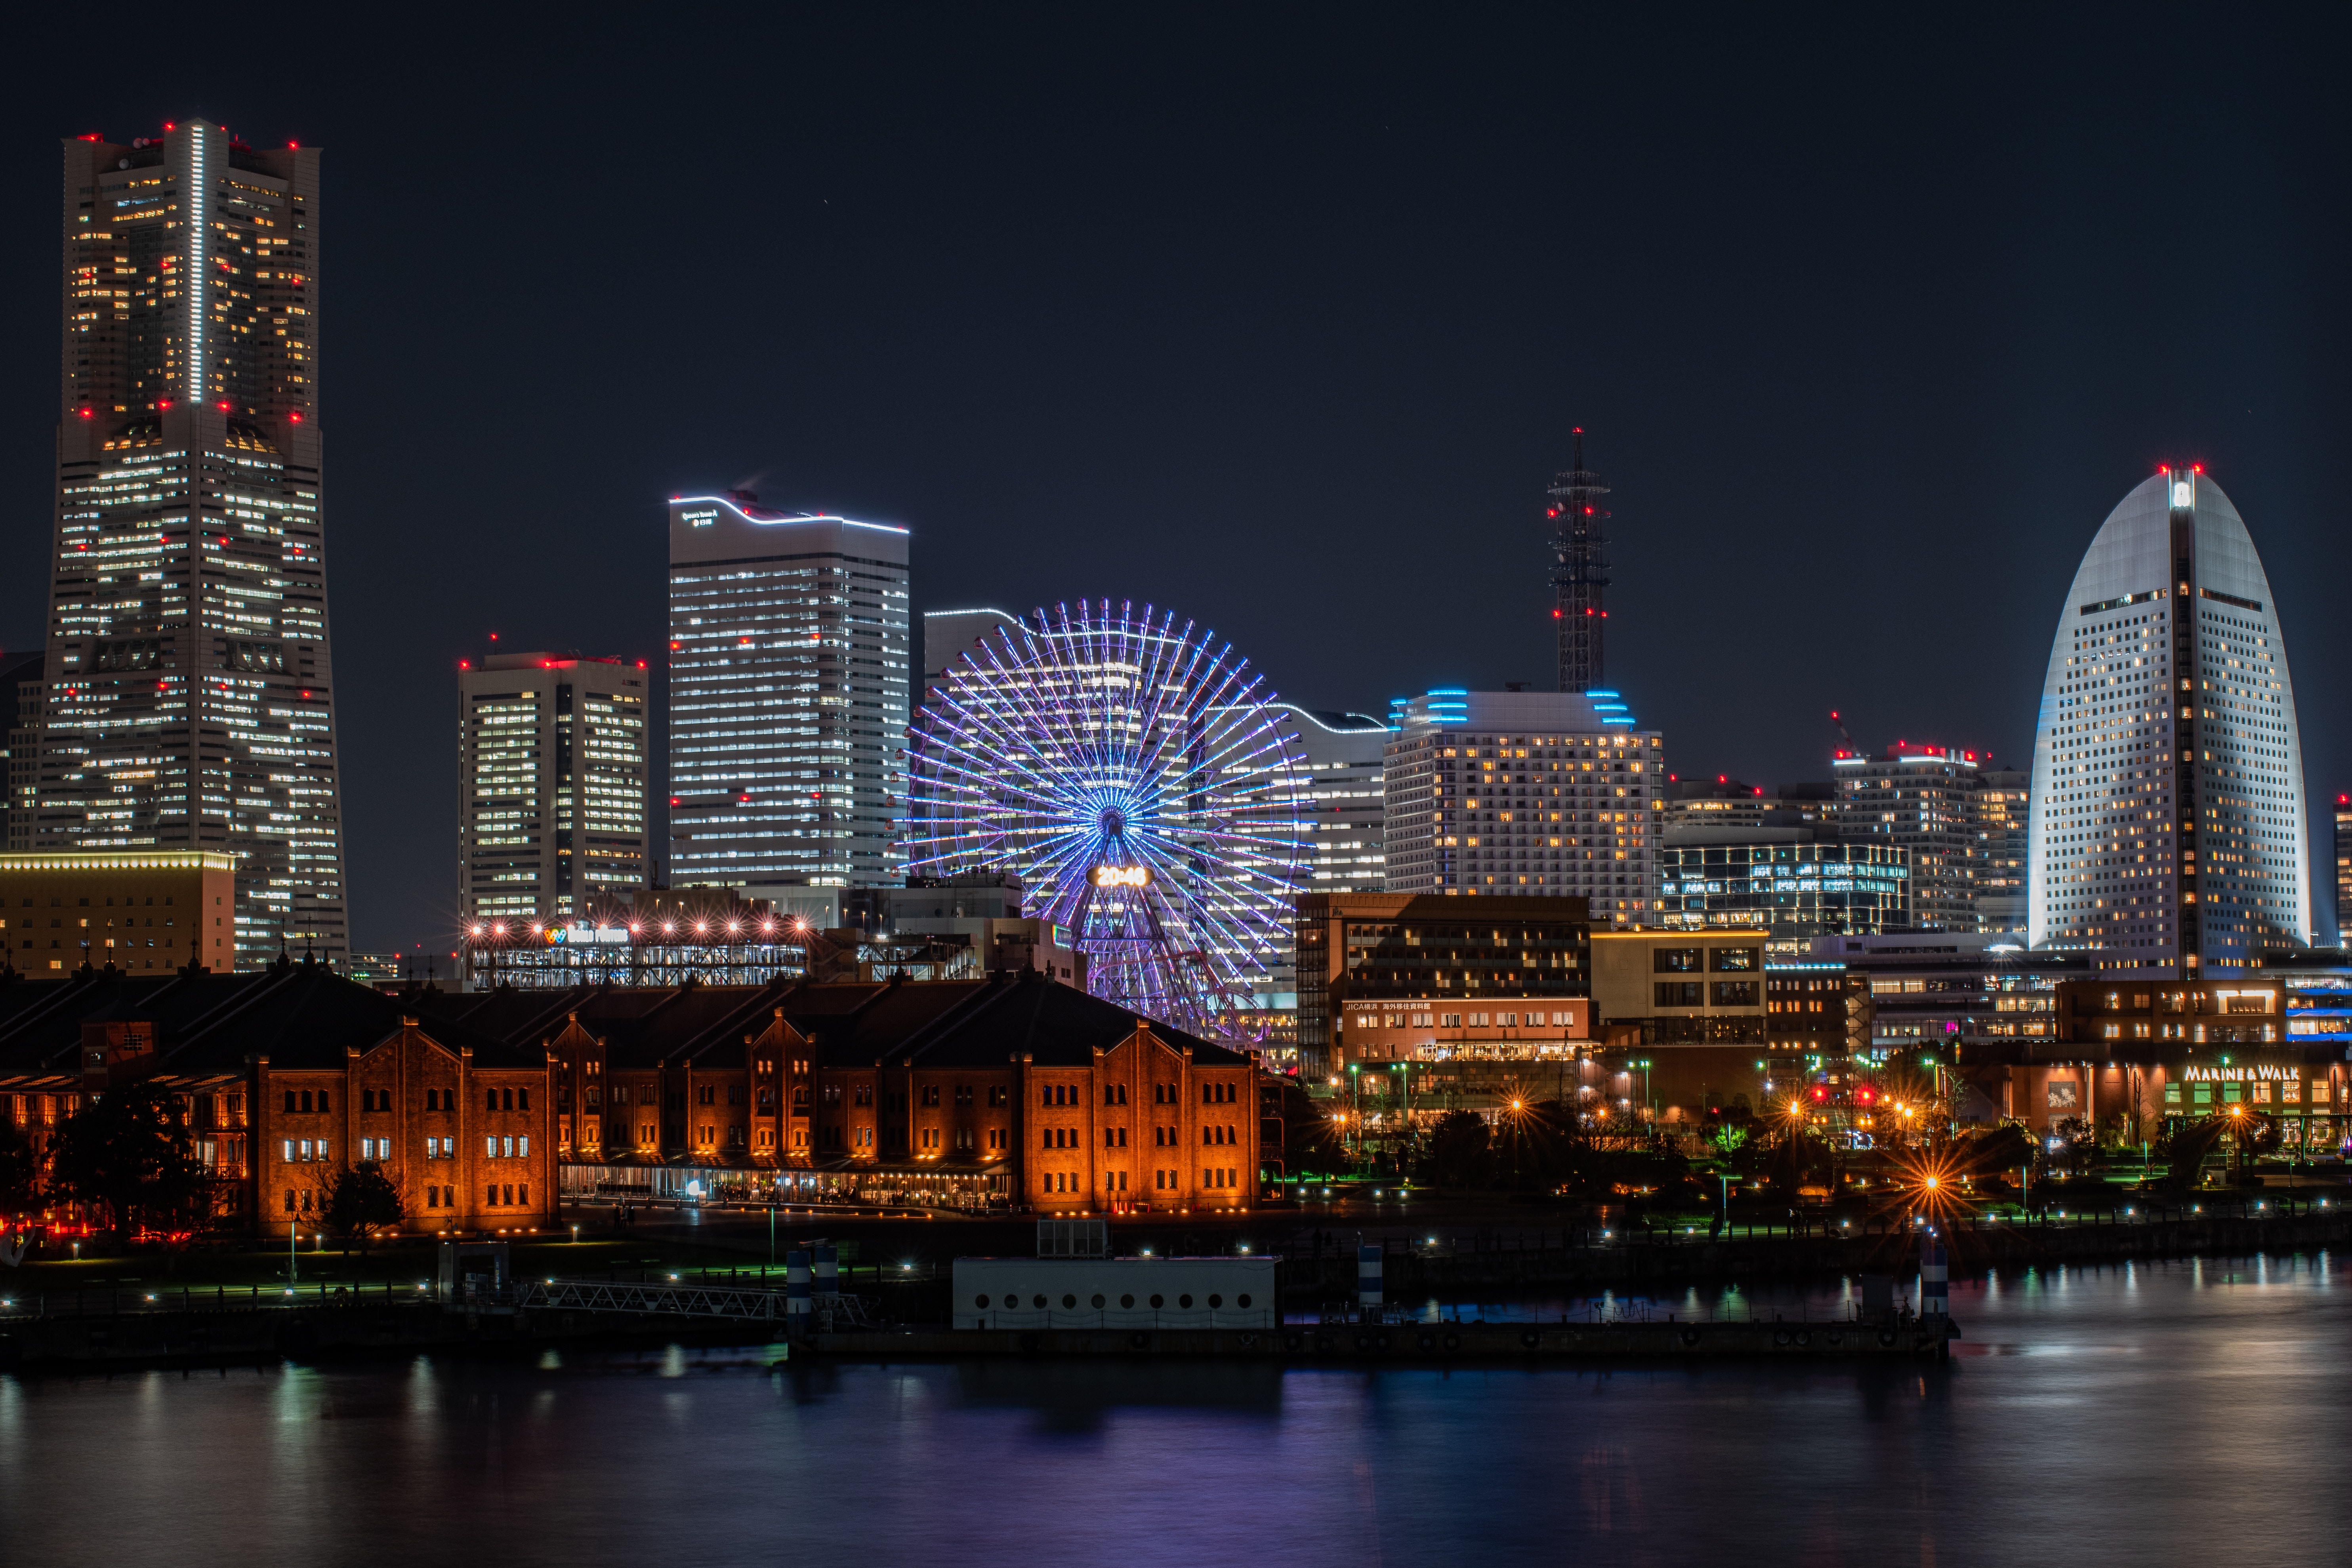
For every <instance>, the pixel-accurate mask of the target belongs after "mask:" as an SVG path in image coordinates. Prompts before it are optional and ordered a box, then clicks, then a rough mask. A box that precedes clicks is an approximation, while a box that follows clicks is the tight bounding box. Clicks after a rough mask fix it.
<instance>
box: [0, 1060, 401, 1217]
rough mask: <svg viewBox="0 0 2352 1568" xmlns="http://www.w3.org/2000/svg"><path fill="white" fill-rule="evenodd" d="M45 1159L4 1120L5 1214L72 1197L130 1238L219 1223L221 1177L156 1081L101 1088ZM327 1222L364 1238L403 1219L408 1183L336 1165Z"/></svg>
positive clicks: (1, 1194)
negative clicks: (204, 1159)
mask: <svg viewBox="0 0 2352 1568" xmlns="http://www.w3.org/2000/svg"><path fill="white" fill-rule="evenodd" d="M47 1154H48V1157H47V1161H46V1162H44V1161H43V1160H42V1158H41V1157H40V1154H39V1152H37V1150H36V1149H35V1148H34V1147H33V1144H32V1142H31V1141H30V1140H29V1139H28V1138H27V1137H26V1134H25V1131H24V1129H23V1128H21V1127H17V1126H16V1125H15V1124H13V1123H7V1122H0V1215H32V1214H36V1213H38V1212H41V1211H43V1210H46V1209H51V1208H56V1207H60V1206H64V1205H73V1206H75V1207H78V1208H79V1209H80V1210H81V1212H82V1213H83V1214H84V1215H87V1216H88V1217H89V1221H90V1223H91V1224H92V1225H94V1226H99V1227H100V1228H102V1229H108V1230H111V1231H113V1232H114V1233H115V1234H116V1235H117V1236H118V1237H122V1238H124V1239H126V1240H127V1239H130V1238H132V1237H140V1236H163V1237H169V1236H185V1235H190V1234H193V1233H194V1232H196V1231H200V1230H203V1229H205V1228H206V1227H207V1226H209V1225H210V1224H211V1223H212V1217H213V1214H214V1210H215V1196H216V1191H217V1187H218V1182H217V1180H216V1178H215V1176H214V1175H213V1173H211V1172H210V1171H208V1170H206V1169H205V1165H204V1163H203V1162H202V1161H200V1160H199V1159H198V1158H197V1157H196V1152H195V1147H194V1141H193V1140H192V1139H191V1138H190V1137H189V1134H188V1130H187V1128H186V1127H185V1126H184V1125H183V1124H182V1121H181V1119H180V1112H179V1104H178V1100H177V1099H176V1097H174V1096H173V1094H172V1093H171V1092H170V1091H169V1090H167V1089H162V1088H159V1087H157V1086H156V1085H153V1084H132V1085H130V1086H128V1087H126V1088H122V1089H109V1090H107V1091H106V1092H105V1093H103V1094H99V1095H93V1096H91V1097H90V1098H89V1100H86V1101H85V1102H84V1105H83V1108H82V1109H81V1110H79V1111H77V1112H76V1113H75V1114H73V1115H72V1116H69V1117H68V1118H67V1119H66V1121H65V1123H64V1124H63V1125H62V1126H60V1127H59V1128H58V1131H57V1136H56V1137H55V1138H53V1139H51V1140H50V1142H49V1147H48V1152H47ZM317 1212H318V1215H319V1220H320V1224H321V1225H322V1226H324V1228H326V1229H327V1230H329V1231H331V1232H332V1233H333V1234H335V1235H336V1236H339V1237H344V1238H345V1239H347V1240H348V1239H352V1238H358V1239H362V1240H364V1239H365V1238H366V1237H370V1236H372V1235H373V1234H374V1233H375V1232H376V1231H378V1230H384V1229H389V1228H392V1227H394V1226H398V1225H399V1224H400V1223H401V1221H402V1219H403V1218H404V1212H403V1206H402V1204H401V1199H400V1190H399V1189H398V1188H397V1187H395V1186H394V1185H393V1184H392V1182H391V1181H390V1180H389V1179H387V1178H386V1177H385V1175H384V1174H383V1170H382V1169H381V1168H380V1167H378V1166H377V1165H375V1164H373V1163H366V1164H361V1165H357V1166H351V1167H347V1168H345V1169H343V1170H341V1171H339V1172H337V1173H336V1175H335V1180H334V1183H333V1184H332V1185H331V1187H330V1188H329V1189H328V1191H327V1194H326V1198H325V1203H324V1205H322V1207H321V1208H320V1210H319V1211H317Z"/></svg>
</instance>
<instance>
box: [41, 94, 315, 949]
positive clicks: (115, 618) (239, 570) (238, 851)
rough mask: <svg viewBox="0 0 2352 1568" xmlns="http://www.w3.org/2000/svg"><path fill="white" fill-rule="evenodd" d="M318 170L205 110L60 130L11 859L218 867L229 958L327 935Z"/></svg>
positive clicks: (300, 150) (308, 943)
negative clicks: (139, 856)
mask: <svg viewBox="0 0 2352 1568" xmlns="http://www.w3.org/2000/svg"><path fill="white" fill-rule="evenodd" d="M319 163H320V157H319V151H318V149H317V148H314V147H295V146H292V145H289V146H286V147H282V148H278V147H269V148H262V147H253V146H248V145H247V144H246V142H243V141H242V140H240V139H239V138H237V137H236V136H233V135H231V134H230V133H229V132H228V131H227V129H226V127H224V126H219V125H215V124H212V123H210V122H209V121H201V120H184V121H177V122H175V123H173V124H170V125H166V126H164V127H163V129H162V131H160V132H158V133H156V134H155V135H152V136H139V137H134V138H132V139H131V140H130V141H129V142H110V141H107V140H105V139H103V138H101V137H98V136H84V137H79V138H78V139H76V140H74V141H71V142H66V143H65V184H64V205H63V212H62V215H61V217H60V230H59V232H60V234H61V235H62V237H63V240H64V257H63V267H62V279H61V281H62V283H63V291H64V296H65V310H64V315H63V327H64V342H63V345H62V346H63V364H62V370H61V374H59V376H58V394H59V408H58V440H57V459H58V468H57V491H56V496H57V516H56V534H55V539H54V542H53V547H52V549H51V552H50V561H49V566H50V579H49V622H48V647H47V660H46V664H45V678H46V680H47V701H46V703H45V705H44V707H45V711H44V714H43V725H42V729H43V735H42V740H41V742H40V762H39V779H38V789H37V803H36V804H35V805H34V806H33V809H32V812H31V822H30V831H29V833H28V834H27V835H26V841H25V843H24V846H23V847H26V848H29V849H33V850H72V849H111V850H137V849H146V848H151V847H152V848H175V849H194V850H211V851H214V852H216V853H219V854H224V855H226V856H228V857H229V858H231V859H233V860H234V861H235V862H236V900H235V901H236V914H235V919H234V921H233V926H234V931H235V941H234V943H233V945H232V947H231V949H230V950H229V951H233V952H235V954H236V963H238V964H241V965H249V964H255V963H262V962H264V961H266V960H268V959H270V958H274V957H276V956H277V954H278V952H279V951H280V950H281V947H290V948H291V949H292V950H293V951H294V952H297V953H299V952H303V951H304V950H306V949H307V950H309V951H310V952H315V953H316V954H318V955H319V956H320V958H321V959H331V960H341V958H342V956H343V955H344V953H345V952H347V951H348V950H349V942H348V939H347V935H346V929H345V925H346V921H345V901H344V887H343V850H342V813H341V800H340V794H339V784H338V775H337V772H336V757H335V703H334V679H335V678H334V666H333V661H332V660H331V658H329V656H328V641H327V581H326V575H327V574H326V514H325V510H324V509H325V502H324V500H323V496H322V492H321V489H320V471H319V465H320V447H321V437H320V421H319V358H318V353H319V271H320V248H319V247H320V187H319ZM12 847H15V845H14V844H13V843H12ZM205 957H206V959H207V962H212V955H211V952H210V950H209V949H207V950H206V953H205ZM222 957H223V960H226V952H225V953H224V954H223V955H222ZM214 966H215V967H222V966H224V964H223V963H215V964H214Z"/></svg>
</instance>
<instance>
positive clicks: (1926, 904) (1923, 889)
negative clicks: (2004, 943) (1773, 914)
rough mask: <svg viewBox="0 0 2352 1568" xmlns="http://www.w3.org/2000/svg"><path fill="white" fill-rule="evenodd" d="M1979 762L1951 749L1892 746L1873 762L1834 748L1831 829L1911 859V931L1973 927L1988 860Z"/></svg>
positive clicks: (1849, 839) (1905, 744) (1975, 756)
mask: <svg viewBox="0 0 2352 1568" xmlns="http://www.w3.org/2000/svg"><path fill="white" fill-rule="evenodd" d="M1986 760H1987V759H1986V758H1985V757H1983V756H1981V755H1979V753H1977V752H1969V751H1963V750H1961V749H1960V748H1959V747H1957V746H1916V745H1912V744H1910V743H1909V742H1902V741H1898V742H1895V744H1894V745H1892V746H1889V747H1887V748H1886V753H1885V755H1884V756H1880V757H1865V756H1863V755H1861V754H1860V753H1858V752H1847V751H1843V750H1841V751H1840V752H1838V754H1837V755H1836V756H1834V757H1833V758H1832V759H1831V762H1830V768H1831V771H1832V775H1833V776H1834V778H1835V780H1836V783H1837V792H1838V793H1837V831H1838V836H1839V837H1842V838H1843V839H1844V840H1845V841H1846V842H1847V843H1848V844H1889V845H1894V846H1895V847H1899V848H1901V849H1903V850H1905V851H1906V853H1907V854H1908V855H1909V857H1910V884H1911V929H1912V930H1913V931H1969V932H1973V931H1976V930H1977V895H1978V892H1979V888H1978V877H1979V873H1980V872H1981V871H1982V870H1984V868H1985V867H1986V865H1987V863H1988V862H1989V861H1990V858H1991V857H1990V846H1989V845H1988V843H1987V842H1986V841H1985V840H1983V839H1982V838H1981V837H1979V830H1980V826H1981V824H1980V816H1981V807H1982V805H1983V802H1982V799H1981V795H1982V791H1981V789H1980V788H1979V785H1980V783H1981V778H1980V772H1979V771H1980V769H1981V768H1982V767H1983V765H1984V763H1985V762H1986Z"/></svg>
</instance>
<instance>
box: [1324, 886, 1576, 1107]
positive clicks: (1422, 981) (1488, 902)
mask: <svg viewBox="0 0 2352 1568" xmlns="http://www.w3.org/2000/svg"><path fill="white" fill-rule="evenodd" d="M1294 945H1295V950H1296V952H1297V972H1298V1052H1299V1068H1300V1071H1301V1072H1302V1074H1303V1075H1304V1076H1305V1077H1307V1079H1309V1080H1310V1081H1315V1082H1320V1083H1323V1084H1325V1085H1327V1086H1328V1083H1329V1081H1330V1079H1334V1078H1336V1077H1338V1076H1339V1075H1340V1074H1341V1073H1343V1072H1344V1071H1345V1070H1346V1069H1347V1067H1348V1066H1349V1063H1350V1062H1356V1061H1362V1060H1366V1059H1371V1060H1379V1061H1387V1060H1391V1059H1396V1057H1395V1055H1394V1054H1391V1053H1406V1054H1409V1053H1410V1050H1411V1049H1412V1042H1413V1041H1415V1040H1422V1041H1429V1040H1434V1039H1436V1038H1437V1037H1438V1036H1439V1034H1440V1032H1441V1030H1443V1029H1444V1028H1445V1027H1446V1026H1441V1025H1440V1024H1439V1023H1438V1022H1437V1020H1438V1018H1439V1017H1440V1016H1444V1015H1454V1016H1457V1017H1459V1018H1460V1019H1463V1020H1465V1021H1464V1022H1460V1023H1457V1024H1455V1025H1454V1026H1451V1028H1452V1030H1453V1031H1454V1032H1455V1034H1456V1035H1457V1036H1458V1037H1459V1038H1460V1039H1461V1040H1463V1041H1465V1042H1467V1041H1469V1040H1471V1039H1474V1038H1476V1039H1483V1038H1485V1037H1486V1033H1488V1032H1496V1033H1498V1034H1499V1032H1501V1031H1502V1030H1503V1029H1504V1026H1501V1025H1494V1024H1489V1025H1483V1026H1472V1025H1470V1024H1469V1023H1467V1022H1466V1020H1467V1019H1468V1018H1469V1017H1470V1016H1474V1015H1475V1016H1480V1017H1484V1018H1489V1019H1492V1018H1498V1017H1501V1016H1504V1015H1506V1014H1508V1015H1509V1016H1511V1017H1513V1018H1514V1019H1519V1018H1527V1019H1530V1020H1532V1019H1534V1018H1536V1017H1538V1016H1540V1017H1542V1018H1543V1019H1544V1023H1543V1024H1542V1026H1541V1027H1542V1029H1544V1030H1545V1031H1548V1032H1549V1031H1565V1030H1567V1029H1569V1028H1570V1027H1573V1026H1574V1025H1572V1024H1571V1023H1570V1016H1571V1015H1572V1014H1573V1013H1574V1009H1573V1008H1571V1007H1570V1005H1569V1004H1570V1002H1571V1001H1572V1000H1573V999H1575V998H1580V997H1585V996H1589V995H1590V994H1591V972H1590V964H1591V948H1592V937H1591V922H1590V921H1589V919H1588V917H1587V915H1586V910H1585V901H1584V900H1582V899H1580V898H1530V897H1507V898H1506V897H1497V896H1492V895H1489V896H1486V897H1482V898H1481V899H1480V900H1479V902H1478V903H1477V904H1476V905H1475V906H1473V905H1470V904H1466V903H1463V902H1460V901H1455V900H1448V898H1447V897H1446V896H1445V895H1444V894H1421V895H1418V896H1415V895H1411V894H1402V893H1303V894H1301V895H1299V897H1298V900H1297V919H1296V923H1295V927H1294ZM1554 1013H1559V1014H1560V1015H1561V1021H1560V1023H1559V1024H1558V1025H1554V1024H1553V1023H1552V1022H1551V1015H1552V1014H1554ZM1424 1017H1425V1018H1426V1019H1428V1020H1429V1021H1428V1022H1427V1023H1425V1024H1423V1023H1410V1024H1399V1025H1396V1026H1364V1025H1363V1024H1361V1023H1360V1022H1359V1021H1360V1020H1365V1019H1372V1018H1377V1019H1380V1020H1382V1021H1383V1024H1384V1025H1385V1021H1386V1020H1389V1019H1420V1018H1424ZM1360 1027H1361V1028H1363V1029H1364V1034H1363V1037H1362V1038H1361V1039H1359V1037H1358V1036H1357V1034H1356V1033H1355V1032H1354V1031H1355V1030H1356V1029H1357V1028H1360ZM1513 1028H1514V1029H1516V1028H1517V1026H1516V1025H1515V1026H1513ZM1546 1037H1547V1038H1554V1039H1557V1038H1561V1037H1564V1036H1563V1035H1561V1034H1559V1033H1548V1034H1547V1036H1546Z"/></svg>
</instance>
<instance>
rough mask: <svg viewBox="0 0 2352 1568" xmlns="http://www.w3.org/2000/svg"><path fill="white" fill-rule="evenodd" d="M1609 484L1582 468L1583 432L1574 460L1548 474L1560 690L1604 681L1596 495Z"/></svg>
mask: <svg viewBox="0 0 2352 1568" xmlns="http://www.w3.org/2000/svg"><path fill="white" fill-rule="evenodd" d="M1608 493H1609V487H1608V486H1607V485H1604V484H1602V483H1601V476H1600V475H1598V474H1591V473H1587V472H1586V471H1585V468H1584V432H1583V431H1581V430H1579V431H1578V432H1577V433H1576V458H1575V461H1574V464H1573V466H1572V467H1570V468H1569V469H1568V470H1567V471H1566V472H1564V473H1558V474H1554V475H1553V476H1552V479H1551V486H1550V488H1549V489H1548V490H1546V491H1545V504H1544V516H1545V517H1546V518H1547V519H1549V521H1550V523H1551V555H1552V574H1551V584H1552V610H1551V615H1552V625H1553V630H1554V632H1555V633H1557V635H1558V640H1559V689H1561V690H1562V691H1568V692H1580V691H1590V690H1591V689H1593V688H1595V687H1597V686H1599V685H1600V684H1601V682H1602V681H1604V680H1606V679H1608V678H1609V677H1608V672H1607V667H1606V661H1605V660H1604V659H1603V658H1602V657H1601V656H1602V653H1603V651H1604V649H1603V637H1602V634H1603V633H1605V632H1606V631H1607V630H1608V628H1609V602H1608V595H1609V549H1608V546H1609V541H1608V536H1607V529H1606V526H1605V525H1606V524H1607V522H1608V520H1609V514H1608V513H1607V512H1605V511H1603V510H1601V504H1600V503H1601V497H1603V496H1605V495H1607V494H1608Z"/></svg>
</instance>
